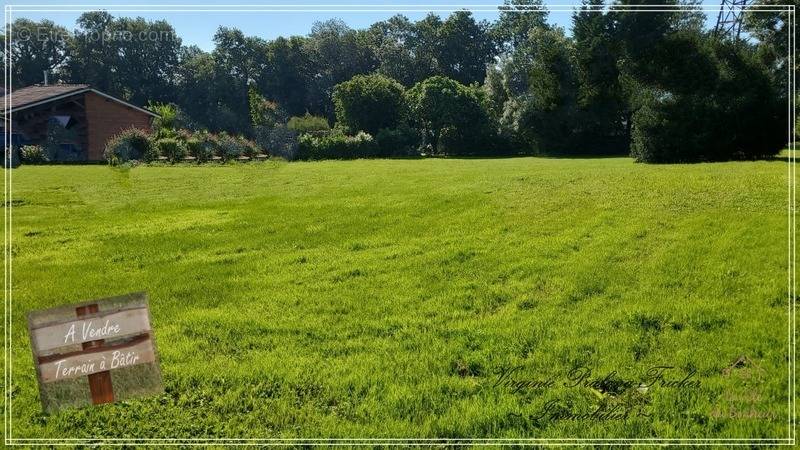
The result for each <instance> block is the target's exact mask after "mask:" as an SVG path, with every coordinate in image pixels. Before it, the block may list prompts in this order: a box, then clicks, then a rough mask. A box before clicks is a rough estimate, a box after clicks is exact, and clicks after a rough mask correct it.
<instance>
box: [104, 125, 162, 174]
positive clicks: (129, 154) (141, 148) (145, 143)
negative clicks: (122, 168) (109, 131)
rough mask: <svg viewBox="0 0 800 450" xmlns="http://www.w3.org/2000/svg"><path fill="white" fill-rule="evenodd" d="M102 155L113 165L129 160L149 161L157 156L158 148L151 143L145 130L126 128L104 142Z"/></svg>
mask: <svg viewBox="0 0 800 450" xmlns="http://www.w3.org/2000/svg"><path fill="white" fill-rule="evenodd" d="M103 155H104V157H105V159H106V161H108V162H109V163H110V164H114V165H115V164H120V163H124V162H127V161H131V160H143V161H151V160H153V159H156V158H158V148H157V147H156V146H154V145H153V142H152V141H151V137H150V135H149V134H148V133H147V132H146V131H144V130H140V129H138V128H128V129H127V130H123V131H122V132H120V133H119V134H117V135H116V136H114V137H112V138H111V139H110V140H109V141H108V142H107V143H106V147H105V150H104V152H103Z"/></svg>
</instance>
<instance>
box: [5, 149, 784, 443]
mask: <svg viewBox="0 0 800 450" xmlns="http://www.w3.org/2000/svg"><path fill="white" fill-rule="evenodd" d="M787 230H788V227H787V163H786V161H785V160H780V159H778V160H774V161H762V162H736V163H719V164H696V165H670V166H650V165H642V164H634V163H633V162H632V161H631V160H630V159H628V158H608V159H545V158H515V159H492V160H478V159H461V160H459V159H454V160H446V159H423V160H374V161H361V160H359V161H349V162H341V161H331V162H314V163H278V162H266V163H252V164H246V165H233V166H225V167H210V166H204V167H196V166H176V167H136V168H133V169H128V170H123V169H112V168H109V167H105V166H83V167H77V166H72V167H70V166H63V167H59V166H38V167H30V166H29V167H22V168H20V169H17V170H15V171H14V172H13V249H12V251H13V255H14V260H13V261H14V262H13V292H14V297H13V305H14V306H13V317H12V320H13V333H12V336H13V339H12V343H13V345H12V347H13V381H14V386H13V402H12V406H13V409H12V426H13V437H14V438H25V437H52V438H62V437H99V436H103V437H248V438H266V437H289V438H291V437H354V436H358V437H419V438H430V437H462V438H469V437H478V438H480V437H509V438H513V437H625V436H627V437H643V438H647V437H668V438H675V437H696V438H700V437H765V438H780V437H786V436H787V433H788V424H787V414H788V412H787V401H788V393H787V383H788V377H787V367H788V366H787V346H788V336H787V323H788V322H787V320H788V316H787V296H788V291H787ZM141 290H146V291H148V292H149V294H150V305H151V309H152V314H153V322H154V323H153V326H154V330H155V334H156V339H157V341H158V348H159V352H160V356H161V369H162V373H163V377H164V383H165V387H166V392H165V394H163V395H162V396H158V397H153V398H147V399H142V400H134V401H128V402H123V403H118V404H114V405H107V406H102V407H94V408H85V409H72V410H67V411H64V412H61V413H58V414H53V415H46V414H44V413H42V409H41V405H40V402H39V398H38V395H39V394H38V388H37V385H36V378H35V371H34V368H33V365H32V361H31V351H30V347H29V343H28V335H27V329H26V325H25V324H26V322H25V314H26V313H27V312H28V311H30V310H33V309H40V308H47V307H53V306H57V305H62V304H66V303H73V302H77V301H79V300H84V299H90V298H97V297H105V296H112V295H117V294H122V293H126V292H133V291H141ZM740 356H745V357H746V358H747V359H748V360H749V361H750V362H749V363H744V364H741V365H740V367H736V368H734V369H732V370H730V371H726V370H725V369H726V367H728V366H730V365H731V363H732V362H733V361H735V360H736V359H737V358H738V357H740ZM654 366H671V367H674V368H673V369H664V377H663V379H662V380H661V381H660V382H659V383H655V384H653V385H651V386H649V387H648V388H647V389H644V388H631V387H630V386H628V385H627V384H626V382H631V381H636V383H637V384H636V385H637V386H638V380H641V379H643V378H647V377H648V375H647V372H648V371H649V370H651V368H653V367H654ZM503 371H505V372H503ZM581 371H583V372H581ZM587 371H591V374H590V375H588V376H587V377H586V378H585V379H584V378H581V377H583V375H586V373H587ZM612 372H615V373H612ZM503 373H505V374H506V375H505V377H504V378H503V377H502V376H501V374H503ZM582 373H583V375H582ZM609 374H611V375H609ZM601 379H605V380H606V381H605V382H601V381H600V380H601ZM546 380H553V382H552V383H550V384H548V383H545V382H544V381H546ZM589 380H592V382H589ZM680 380H684V383H677V381H680ZM694 381H697V382H698V383H696V384H694V383H693V382H694ZM573 384H577V386H573ZM598 408H600V410H601V411H614V410H615V411H618V412H619V411H627V412H629V413H630V414H629V415H628V417H627V418H619V417H612V418H609V417H605V418H597V417H593V418H587V417H570V414H585V413H591V412H592V411H594V410H598ZM747 413H749V414H747ZM731 416H735V417H731Z"/></svg>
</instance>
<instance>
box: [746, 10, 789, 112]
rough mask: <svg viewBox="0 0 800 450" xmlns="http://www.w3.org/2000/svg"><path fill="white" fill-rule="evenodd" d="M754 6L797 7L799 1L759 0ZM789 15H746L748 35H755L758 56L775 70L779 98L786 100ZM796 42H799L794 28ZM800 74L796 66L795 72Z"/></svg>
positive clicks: (782, 12)
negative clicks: (782, 97)
mask: <svg viewBox="0 0 800 450" xmlns="http://www.w3.org/2000/svg"><path fill="white" fill-rule="evenodd" d="M753 4H754V5H765V6H766V5H787V4H788V5H795V6H799V5H800V1H798V0H789V1H778V0H756V1H755V2H754V3H753ZM789 13H790V12H789V11H786V10H782V11H766V10H763V9H762V10H758V9H751V10H748V11H747V12H746V13H745V23H744V28H745V31H747V32H748V33H750V34H751V35H753V36H754V37H755V38H756V39H757V40H758V43H759V47H758V50H759V53H760V57H761V58H762V59H763V61H764V62H765V63H766V64H768V65H769V66H770V67H771V68H772V69H773V74H774V78H775V82H776V83H777V84H778V86H780V91H779V92H780V94H781V95H782V96H784V98H785V97H786V96H787V93H788V85H787V83H788V81H787V79H788V77H787V73H786V69H787V66H788V64H787V63H788V56H789V48H788V45H789ZM793 38H794V40H795V41H794V42H797V31H796V27H795V35H794V36H793ZM792 70H794V71H796V70H797V65H795V67H793V68H792Z"/></svg>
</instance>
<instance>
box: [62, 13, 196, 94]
mask: <svg viewBox="0 0 800 450" xmlns="http://www.w3.org/2000/svg"><path fill="white" fill-rule="evenodd" d="M70 50H71V57H70V60H69V64H68V67H69V72H70V77H69V78H70V80H71V81H72V82H75V83H87V84H91V85H92V86H93V87H95V88H97V89H99V90H101V91H103V92H107V93H109V94H111V95H114V96H118V97H121V98H124V99H126V100H129V101H131V102H133V103H136V104H145V103H146V102H147V101H149V100H154V101H166V102H169V101H173V100H176V99H175V89H174V88H175V84H176V76H177V72H178V62H179V59H180V51H181V40H180V38H178V37H177V35H176V34H175V30H174V29H173V28H172V26H171V25H169V24H168V23H167V22H165V21H163V20H160V21H155V22H148V21H145V20H144V19H142V18H136V19H130V18H119V19H114V17H112V16H111V15H110V14H108V13H107V12H101V11H93V12H88V13H84V14H82V15H81V16H80V18H79V19H78V29H77V30H76V31H75V39H73V40H72V45H71V47H70Z"/></svg>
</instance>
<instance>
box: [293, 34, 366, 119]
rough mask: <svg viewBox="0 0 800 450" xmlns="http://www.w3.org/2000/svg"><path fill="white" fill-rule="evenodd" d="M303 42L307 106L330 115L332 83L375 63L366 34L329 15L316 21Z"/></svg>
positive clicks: (335, 83)
mask: <svg viewBox="0 0 800 450" xmlns="http://www.w3.org/2000/svg"><path fill="white" fill-rule="evenodd" d="M306 43H307V47H306V51H307V52H308V54H309V57H310V58H311V70H312V72H311V77H310V79H311V80H312V84H311V86H310V88H311V89H310V92H309V93H310V95H309V105H308V106H309V110H310V111H311V112H312V113H315V114H321V115H324V116H326V117H328V118H329V119H333V118H334V111H333V105H332V102H331V95H332V94H333V87H334V86H336V85H337V84H339V83H341V82H343V81H347V80H349V79H350V78H353V77H354V76H355V75H359V74H366V73H370V72H372V71H374V70H375V68H376V67H377V61H376V60H375V56H374V53H373V52H372V49H371V47H370V46H369V40H368V35H367V34H366V32H363V31H355V30H353V29H351V28H350V27H348V26H347V25H346V24H345V23H344V22H343V21H341V20H338V19H332V20H328V21H325V22H317V23H315V24H314V26H313V27H312V29H311V34H310V35H309V38H308V40H307V41H306Z"/></svg>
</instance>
